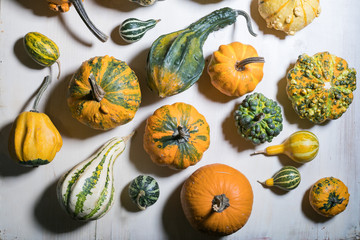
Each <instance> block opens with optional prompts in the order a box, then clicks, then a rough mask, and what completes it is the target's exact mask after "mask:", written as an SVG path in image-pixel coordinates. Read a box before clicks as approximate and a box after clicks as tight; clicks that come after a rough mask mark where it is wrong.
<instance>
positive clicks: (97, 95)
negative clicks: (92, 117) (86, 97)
mask: <svg viewBox="0 0 360 240" xmlns="http://www.w3.org/2000/svg"><path fill="white" fill-rule="evenodd" d="M89 83H90V87H91V94H92V96H93V99H94V100H96V101H97V102H100V101H101V100H102V99H103V98H104V96H105V94H106V92H105V91H104V89H102V88H101V87H100V85H99V84H97V83H96V80H95V77H94V75H93V74H92V73H90V76H89Z"/></svg>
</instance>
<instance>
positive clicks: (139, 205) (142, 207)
mask: <svg viewBox="0 0 360 240" xmlns="http://www.w3.org/2000/svg"><path fill="white" fill-rule="evenodd" d="M144 196H145V191H144V190H140V192H139V194H138V195H137V197H136V205H137V206H138V207H139V208H140V209H141V210H145V209H146V206H142V205H141V204H140V198H141V197H144Z"/></svg>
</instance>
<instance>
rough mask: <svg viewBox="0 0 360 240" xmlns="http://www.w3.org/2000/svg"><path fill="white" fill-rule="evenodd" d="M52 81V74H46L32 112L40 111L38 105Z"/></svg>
mask: <svg viewBox="0 0 360 240" xmlns="http://www.w3.org/2000/svg"><path fill="white" fill-rule="evenodd" d="M50 83H51V78H50V76H46V77H45V78H44V81H43V82H42V84H41V87H40V89H39V91H38V92H37V94H36V96H35V102H34V105H33V109H32V110H31V112H39V111H38V105H39V102H40V99H41V97H42V95H43V93H44V92H45V90H46V89H47V87H48V86H49V85H50Z"/></svg>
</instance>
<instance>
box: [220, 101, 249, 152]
mask: <svg viewBox="0 0 360 240" xmlns="http://www.w3.org/2000/svg"><path fill="white" fill-rule="evenodd" d="M239 104H240V103H236V104H235V105H234V109H233V110H232V112H231V114H229V115H228V117H227V118H225V120H224V122H223V123H222V129H223V134H224V138H225V140H226V141H228V142H229V143H230V144H231V146H233V147H234V148H236V149H237V151H238V152H242V151H244V150H247V149H255V145H254V144H252V143H251V142H250V141H247V140H246V139H245V138H243V137H242V136H241V135H240V134H239V133H238V132H237V127H236V125H235V119H234V117H233V116H234V112H235V110H236V109H237V106H238V105H239Z"/></svg>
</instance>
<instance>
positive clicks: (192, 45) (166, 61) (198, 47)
mask: <svg viewBox="0 0 360 240" xmlns="http://www.w3.org/2000/svg"><path fill="white" fill-rule="evenodd" d="M239 15H242V16H244V17H245V18H246V21H247V26H248V30H249V32H250V33H251V34H252V35H254V36H255V35H256V34H255V33H254V32H253V31H252V28H251V25H250V17H249V15H248V14H247V13H245V12H244V11H240V10H234V9H231V8H228V7H225V8H221V9H219V10H216V11H213V12H211V13H210V14H208V15H206V16H204V17H203V18H201V19H199V20H198V21H196V22H194V23H192V24H191V25H189V26H188V27H187V28H185V29H182V30H179V31H176V32H172V33H168V34H164V35H162V36H160V37H159V38H157V39H156V40H155V41H154V43H153V44H152V46H151V48H150V51H149V55H148V58H147V76H148V77H147V83H148V86H149V87H150V89H151V90H152V91H154V92H156V93H157V94H158V95H159V97H161V98H164V97H168V96H172V95H175V94H178V93H181V92H183V91H185V90H186V89H188V88H189V87H191V86H192V85H193V84H194V83H195V82H196V81H197V80H198V79H199V78H200V76H201V74H202V72H203V69H204V66H205V59H204V56H203V51H202V50H203V49H202V48H203V45H204V43H205V41H206V39H207V37H208V36H209V34H210V33H212V32H214V31H217V30H219V29H221V28H224V27H226V26H228V25H231V24H233V23H235V22H236V18H237V16H239Z"/></svg>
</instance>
